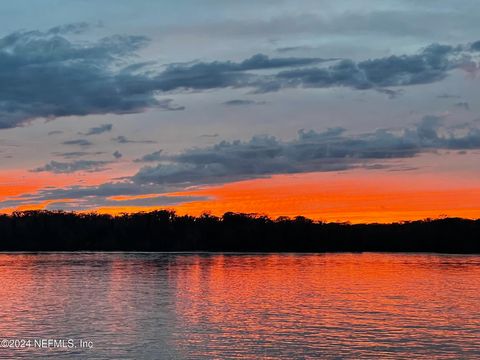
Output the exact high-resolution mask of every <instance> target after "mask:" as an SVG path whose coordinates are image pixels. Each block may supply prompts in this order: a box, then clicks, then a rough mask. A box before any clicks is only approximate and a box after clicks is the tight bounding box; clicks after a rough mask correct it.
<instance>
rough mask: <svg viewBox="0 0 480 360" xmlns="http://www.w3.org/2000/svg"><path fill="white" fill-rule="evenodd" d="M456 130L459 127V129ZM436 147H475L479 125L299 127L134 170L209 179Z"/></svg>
mask: <svg viewBox="0 0 480 360" xmlns="http://www.w3.org/2000/svg"><path fill="white" fill-rule="evenodd" d="M459 130H461V131H459ZM438 149H456V150H466V149H480V129H479V128H478V127H474V126H470V127H464V128H463V129H455V128H448V127H443V126H442V119H441V118H439V117H435V116H427V117H425V118H424V119H423V120H422V122H420V123H419V124H418V125H417V126H415V127H414V128H406V129H402V130H400V131H399V130H396V131H394V130H389V129H379V130H377V131H375V132H373V133H367V134H361V135H357V136H347V135H346V134H345V130H344V129H342V128H332V129H329V130H327V131H325V132H321V133H318V132H315V131H307V132H306V131H303V130H302V131H300V132H299V133H298V137H297V138H296V139H295V140H292V141H281V140H278V139H276V138H274V137H270V136H256V137H253V138H252V139H251V140H249V141H245V142H244V141H233V142H226V141H222V142H220V143H218V144H216V145H214V146H211V147H206V148H194V149H190V150H187V151H185V152H183V153H180V154H177V155H169V156H167V155H163V156H162V158H161V159H159V160H161V162H160V163H159V164H158V165H156V166H146V167H143V168H142V169H140V170H139V172H138V173H137V174H136V175H135V176H134V177H133V180H134V181H135V182H137V183H139V184H145V183H147V184H161V185H165V186H167V185H172V184H182V185H183V186H184V185H188V184H197V185H198V184H210V183H222V182H228V181H234V180H240V179H248V178H256V177H263V176H269V175H272V174H284V173H302V172H312V171H337V170H346V169H351V168H355V167H367V168H368V166H372V162H376V164H378V161H379V160H383V161H385V163H384V164H380V165H383V166H388V161H387V160H389V159H403V158H410V157H413V156H416V155H418V154H419V153H422V152H426V151H435V150H438Z"/></svg>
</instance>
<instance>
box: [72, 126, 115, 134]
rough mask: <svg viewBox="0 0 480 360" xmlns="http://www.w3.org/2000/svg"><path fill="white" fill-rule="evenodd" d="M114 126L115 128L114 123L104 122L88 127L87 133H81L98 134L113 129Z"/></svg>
mask: <svg viewBox="0 0 480 360" xmlns="http://www.w3.org/2000/svg"><path fill="white" fill-rule="evenodd" d="M112 128H113V125H112V124H103V125H99V126H95V127H92V128H90V129H88V130H87V132H86V133H80V134H81V135H86V136H90V135H98V134H102V133H105V132H109V131H112Z"/></svg>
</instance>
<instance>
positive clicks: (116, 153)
mask: <svg viewBox="0 0 480 360" xmlns="http://www.w3.org/2000/svg"><path fill="white" fill-rule="evenodd" d="M112 155H113V157H114V158H115V159H120V158H121V157H122V156H123V155H122V153H121V152H120V151H118V150H115V152H114V153H113V154H112Z"/></svg>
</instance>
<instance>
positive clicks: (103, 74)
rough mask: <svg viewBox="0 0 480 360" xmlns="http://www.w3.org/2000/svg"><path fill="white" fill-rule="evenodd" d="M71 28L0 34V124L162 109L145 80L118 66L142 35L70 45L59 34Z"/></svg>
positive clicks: (144, 40)
mask: <svg viewBox="0 0 480 360" xmlns="http://www.w3.org/2000/svg"><path fill="white" fill-rule="evenodd" d="M74 28H78V26H73V28H72V29H67V28H65V27H63V28H58V29H56V28H53V29H51V30H49V31H47V32H40V31H22V32H15V33H12V34H10V35H7V36H5V37H3V38H0V84H8V86H0V128H9V127H15V126H21V125H23V124H25V123H27V122H28V121H30V120H32V119H35V118H38V117H43V118H55V117H59V116H69V115H88V114H107V113H115V114H123V113H132V112H133V113H134V112H139V111H142V110H144V109H146V108H150V107H155V106H159V107H162V103H159V101H158V100H157V99H156V98H155V96H154V93H153V90H154V88H152V86H151V85H152V84H151V80H149V79H148V78H146V77H145V75H140V74H134V73H133V72H134V70H135V69H134V68H132V67H129V66H127V67H121V66H122V62H125V60H126V59H128V58H129V57H131V56H132V55H134V54H135V52H136V51H137V50H139V49H140V48H142V47H143V46H145V44H147V42H148V39H147V38H145V37H143V36H119V35H116V36H111V37H107V38H103V39H100V40H99V41H97V42H81V43H74V42H72V41H70V40H68V39H67V38H66V37H64V36H63V35H62V34H65V33H68V32H72V31H73V30H74ZM67 30H68V31H67ZM139 66H140V65H139V64H137V69H138V67H139Z"/></svg>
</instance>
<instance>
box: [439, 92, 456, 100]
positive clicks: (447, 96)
mask: <svg viewBox="0 0 480 360" xmlns="http://www.w3.org/2000/svg"><path fill="white" fill-rule="evenodd" d="M437 98H439V99H459V98H460V96H459V95H454V94H447V93H443V94H440V95H437Z"/></svg>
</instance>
